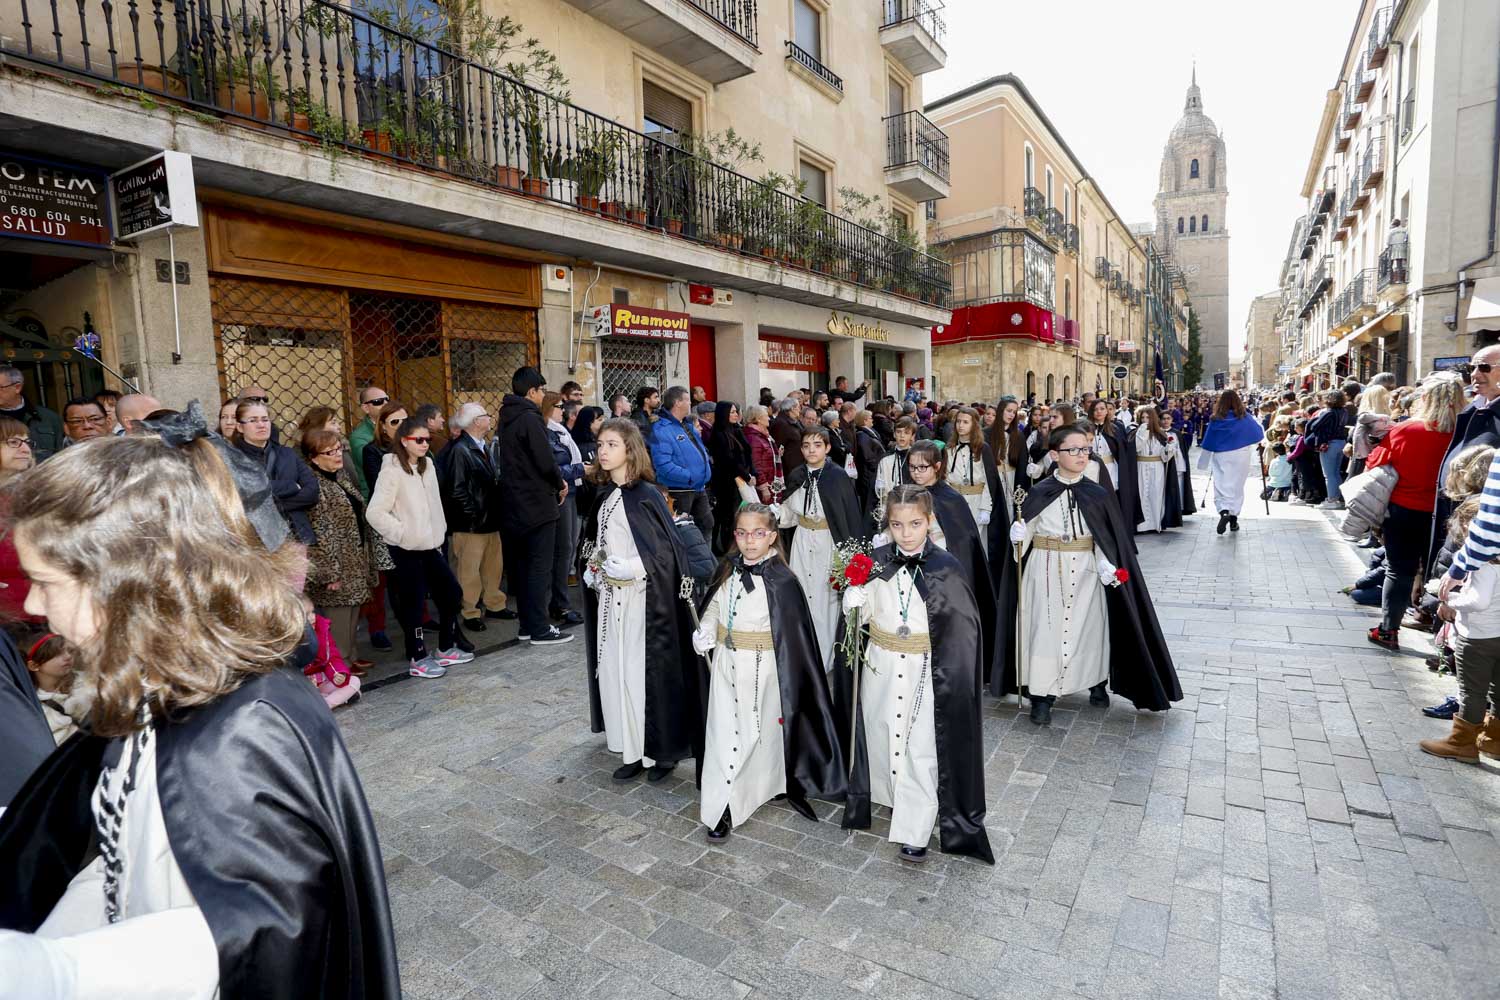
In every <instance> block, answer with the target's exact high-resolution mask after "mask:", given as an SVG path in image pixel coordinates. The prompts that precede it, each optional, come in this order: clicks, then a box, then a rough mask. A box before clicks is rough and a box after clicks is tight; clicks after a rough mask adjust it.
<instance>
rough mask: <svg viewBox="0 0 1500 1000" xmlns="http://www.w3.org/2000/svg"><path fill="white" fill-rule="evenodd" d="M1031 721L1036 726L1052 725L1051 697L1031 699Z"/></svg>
mask: <svg viewBox="0 0 1500 1000" xmlns="http://www.w3.org/2000/svg"><path fill="white" fill-rule="evenodd" d="M1031 721H1032V722H1034V723H1036V724H1037V725H1038V726H1050V725H1052V699H1051V698H1050V697H1047V698H1033V699H1031Z"/></svg>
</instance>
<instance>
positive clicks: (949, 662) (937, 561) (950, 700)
mask: <svg viewBox="0 0 1500 1000" xmlns="http://www.w3.org/2000/svg"><path fill="white" fill-rule="evenodd" d="M923 554H924V557H925V562H924V564H923V566H922V574H921V576H919V577H918V578H917V592H918V593H920V594H921V595H922V600H923V602H924V603H925V604H926V606H927V630H928V633H929V634H930V636H931V638H932V660H931V670H932V691H933V695H934V698H933V706H932V721H933V726H934V729H935V731H936V734H937V756H938V842H939V843H940V844H941V845H942V848H943V851H944V853H947V854H967V855H969V856H970V857H973V858H978V859H979V860H980V861H984V862H986V863H988V864H994V863H995V855H994V853H993V852H992V851H991V850H990V838H989V835H988V834H987V833H986V832H985V829H984V814H985V802H984V760H985V755H984V727H983V720H982V719H981V717H980V698H981V694H982V690H983V688H982V683H983V682H982V680H981V678H982V677H983V675H984V664H983V663H982V662H981V657H982V656H983V655H984V654H983V651H982V640H981V638H980V627H979V617H980V616H979V609H978V607H977V606H976V605H975V604H974V595H973V593H972V592H971V591H970V590H969V585H968V583H967V582H965V580H964V571H963V569H962V568H961V567H960V566H959V564H958V560H957V559H954V558H953V556H951V555H949V554H948V553H947V552H944V551H943V550H942V549H940V548H938V547H937V546H935V545H933V544H932V542H931V541H929V542H928V543H927V547H926V548H925V549H924V550H923ZM895 555H896V547H895V546H894V545H883V546H881V547H880V548H878V549H876V550H875V563H876V566H877V571H878V575H879V576H880V577H881V578H882V579H890V578H891V577H893V576H894V575H895V574H896V570H897V567H896V565H895ZM843 631H844V624H843V622H842V621H841V622H840V624H839V646H840V647H841V646H842V644H843ZM861 641H862V642H867V641H868V640H864V639H862V640H861ZM831 681H832V683H833V698H834V707H835V710H836V711H837V712H838V713H839V715H840V716H841V717H842V718H845V719H850V720H852V721H853V724H854V740H855V743H854V762H853V769H852V771H851V773H850V775H849V796H848V799H847V800H846V801H845V804H844V828H845V829H853V830H866V829H869V827H870V753H869V749H868V748H867V747H866V745H865V727H864V717H863V715H862V710H861V708H860V706H859V704H857V703H856V702H855V700H854V674H853V672H852V671H851V670H850V669H849V666H848V664H847V663H845V662H844V657H843V655H842V653H840V654H839V655H838V657H837V659H836V660H835V662H834V666H833V676H832V678H831Z"/></svg>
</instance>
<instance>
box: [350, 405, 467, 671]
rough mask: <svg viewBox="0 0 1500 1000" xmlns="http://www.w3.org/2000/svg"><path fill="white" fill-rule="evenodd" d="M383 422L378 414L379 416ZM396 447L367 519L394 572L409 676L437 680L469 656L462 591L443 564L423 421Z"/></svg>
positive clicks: (401, 431) (439, 514)
mask: <svg viewBox="0 0 1500 1000" xmlns="http://www.w3.org/2000/svg"><path fill="white" fill-rule="evenodd" d="M385 416H386V414H385V411H384V410H382V411H381V417H382V418H384V417H385ZM393 437H394V439H395V445H394V447H393V448H392V449H391V452H390V453H389V454H387V455H386V456H385V457H384V458H383V459H381V462H380V471H379V473H378V474H377V476H376V478H375V488H374V490H372V491H371V493H370V506H369V509H368V511H367V512H366V516H367V517H368V518H369V521H370V526H371V527H372V528H374V529H375V530H376V531H377V532H378V533H379V534H380V537H381V538H382V539H384V540H385V543H386V546H387V547H388V548H389V549H390V553H391V559H392V561H394V562H395V564H396V568H395V570H394V572H393V573H392V574H391V575H390V576H389V577H388V578H387V581H388V583H389V584H390V587H391V589H392V590H393V591H394V594H393V595H392V596H393V597H394V598H395V605H396V618H397V620H398V621H400V622H401V635H402V638H403V639H404V640H405V642H406V657H407V659H408V660H409V661H410V666H409V668H408V669H409V673H410V674H411V676H413V677H424V678H433V677H441V676H443V675H444V674H446V673H447V672H448V668H449V667H450V666H452V665H453V664H456V663H468V662H469V661H470V660H472V659H474V654H473V653H470V652H467V651H466V650H463V649H461V648H459V644H458V612H459V607H460V606H461V605H462V604H463V590H462V588H460V587H459V585H458V580H457V579H456V578H455V577H454V576H453V571H452V570H451V569H449V568H448V561H447V560H446V559H444V558H443V551H442V548H443V538H444V536H445V535H446V534H447V533H448V521H447V519H446V518H445V517H444V515H443V498H442V496H441V494H440V493H439V492H438V477H437V462H436V460H435V459H433V458H431V457H430V455H429V454H428V453H429V452H430V451H431V450H432V431H430V430H428V428H427V422H426V421H425V420H422V419H420V418H418V417H414V416H412V417H407V418H406V419H404V420H402V421H401V423H400V424H399V425H398V426H397V427H396V432H395V434H394V435H393ZM429 596H430V597H431V598H432V600H433V603H434V604H436V605H437V610H438V648H437V651H436V652H432V653H429V652H428V649H427V644H426V642H425V641H424V640H423V638H422V619H423V618H424V617H425V615H426V611H427V598H428V597H429Z"/></svg>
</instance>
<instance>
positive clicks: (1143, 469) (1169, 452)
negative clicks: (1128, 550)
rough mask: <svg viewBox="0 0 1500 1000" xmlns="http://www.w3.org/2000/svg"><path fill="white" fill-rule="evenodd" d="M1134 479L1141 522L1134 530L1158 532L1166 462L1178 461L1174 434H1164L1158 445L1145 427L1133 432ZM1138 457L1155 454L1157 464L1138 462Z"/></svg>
mask: <svg viewBox="0 0 1500 1000" xmlns="http://www.w3.org/2000/svg"><path fill="white" fill-rule="evenodd" d="M1135 453H1136V456H1137V458H1136V463H1135V478H1136V482H1137V483H1138V484H1139V487H1140V495H1141V516H1142V517H1144V518H1145V519H1146V520H1145V523H1144V524H1142V525H1141V526H1140V527H1139V528H1138V529H1137V530H1138V531H1160V530H1161V519H1162V518H1163V517H1165V516H1166V513H1167V463H1168V462H1170V461H1172V460H1173V459H1176V458H1178V451H1177V435H1175V434H1168V435H1167V443H1166V444H1162V443H1161V442H1160V441H1158V440H1157V439H1156V438H1155V437H1154V436H1153V435H1152V434H1151V430H1150V428H1148V427H1144V426H1142V427H1137V428H1136V431H1135ZM1141 455H1158V456H1160V457H1161V461H1160V462H1142V461H1141V460H1140V457H1139V456H1141Z"/></svg>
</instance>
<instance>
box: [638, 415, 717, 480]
mask: <svg viewBox="0 0 1500 1000" xmlns="http://www.w3.org/2000/svg"><path fill="white" fill-rule="evenodd" d="M651 463H652V464H653V465H655V466H656V481H657V482H658V483H660V484H661V485H663V486H665V487H666V488H667V489H669V490H701V489H703V488H704V487H705V486H707V485H708V472H709V470H708V449H706V448H704V447H703V442H702V441H701V440H700V439H699V438H698V432H697V431H695V430H693V429H692V428H691V427H684V426H683V425H682V423H681V422H680V421H679V420H678V419H677V418H676V417H674V416H672V415H671V414H670V413H662V414H661V416H660V417H659V418H658V419H657V421H656V423H654V424H652V425H651Z"/></svg>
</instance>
